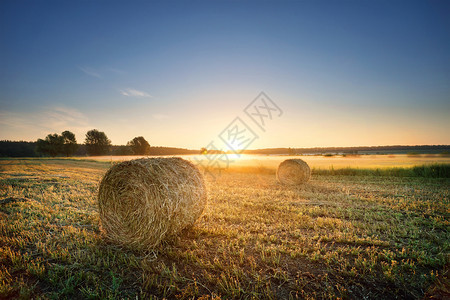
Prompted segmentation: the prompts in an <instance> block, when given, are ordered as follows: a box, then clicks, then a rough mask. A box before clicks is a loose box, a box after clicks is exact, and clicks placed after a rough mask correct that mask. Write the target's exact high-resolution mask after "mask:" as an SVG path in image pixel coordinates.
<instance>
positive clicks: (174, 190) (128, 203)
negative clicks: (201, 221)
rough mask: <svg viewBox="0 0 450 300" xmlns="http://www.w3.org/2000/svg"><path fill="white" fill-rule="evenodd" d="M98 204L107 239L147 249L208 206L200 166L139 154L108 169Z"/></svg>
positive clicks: (192, 220) (177, 231) (139, 248)
mask: <svg viewBox="0 0 450 300" xmlns="http://www.w3.org/2000/svg"><path fill="white" fill-rule="evenodd" d="M98 204H99V212H100V220H101V227H102V231H103V233H104V235H105V237H106V238H107V239H108V240H110V241H112V242H114V243H117V244H119V245H121V246H124V247H127V248H131V249H137V250H145V249H150V248H153V247H155V246H156V245H158V244H159V243H160V242H161V240H163V239H165V238H167V237H170V236H174V235H176V234H178V233H179V232H180V231H181V230H183V229H184V228H186V227H189V226H192V225H193V224H194V222H195V221H196V220H197V219H198V218H199V217H200V215H201V214H202V212H203V209H204V207H205V205H206V188H205V184H204V181H203V177H202V175H201V174H200V172H199V170H198V169H197V167H195V166H194V165H193V164H192V163H190V162H188V161H186V160H184V159H181V158H177V157H173V158H143V159H136V160H131V161H125V162H122V163H120V164H117V165H114V166H113V167H111V169H109V171H108V172H106V174H105V176H104V177H103V179H102V181H101V183H100V188H99V194H98Z"/></svg>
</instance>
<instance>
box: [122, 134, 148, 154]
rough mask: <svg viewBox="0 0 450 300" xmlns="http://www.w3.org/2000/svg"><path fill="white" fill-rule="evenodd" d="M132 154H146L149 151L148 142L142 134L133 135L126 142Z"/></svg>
mask: <svg viewBox="0 0 450 300" xmlns="http://www.w3.org/2000/svg"><path fill="white" fill-rule="evenodd" d="M127 146H129V147H130V148H131V150H132V151H133V154H134V155H148V154H149V153H150V144H149V143H148V142H147V141H146V140H145V139H144V137H142V136H138V137H135V138H134V139H132V140H131V141H129V142H128V143H127Z"/></svg>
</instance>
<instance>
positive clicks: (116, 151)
mask: <svg viewBox="0 0 450 300" xmlns="http://www.w3.org/2000/svg"><path fill="white" fill-rule="evenodd" d="M112 155H133V150H131V148H130V147H129V146H123V145H122V146H114V147H113V151H112Z"/></svg>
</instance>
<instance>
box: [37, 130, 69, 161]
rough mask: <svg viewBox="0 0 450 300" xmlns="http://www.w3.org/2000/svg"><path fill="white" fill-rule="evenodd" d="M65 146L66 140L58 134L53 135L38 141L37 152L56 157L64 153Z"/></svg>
mask: <svg viewBox="0 0 450 300" xmlns="http://www.w3.org/2000/svg"><path fill="white" fill-rule="evenodd" d="M63 145H64V138H63V137H62V136H61V135H59V134H57V133H53V134H49V135H47V136H46V137H45V139H44V140H43V139H38V140H37V142H36V146H37V149H36V150H37V152H40V153H42V154H44V155H50V156H52V157H55V156H57V155H58V154H60V153H62V149H63Z"/></svg>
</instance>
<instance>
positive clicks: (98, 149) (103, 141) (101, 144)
mask: <svg viewBox="0 0 450 300" xmlns="http://www.w3.org/2000/svg"><path fill="white" fill-rule="evenodd" d="M84 143H85V144H86V150H87V153H88V154H89V155H105V154H107V153H108V152H109V150H110V148H111V141H110V140H109V139H108V137H107V136H106V134H105V133H104V132H102V131H98V130H97V129H92V130H89V131H88V132H87V133H86V139H85V141H84Z"/></svg>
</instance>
